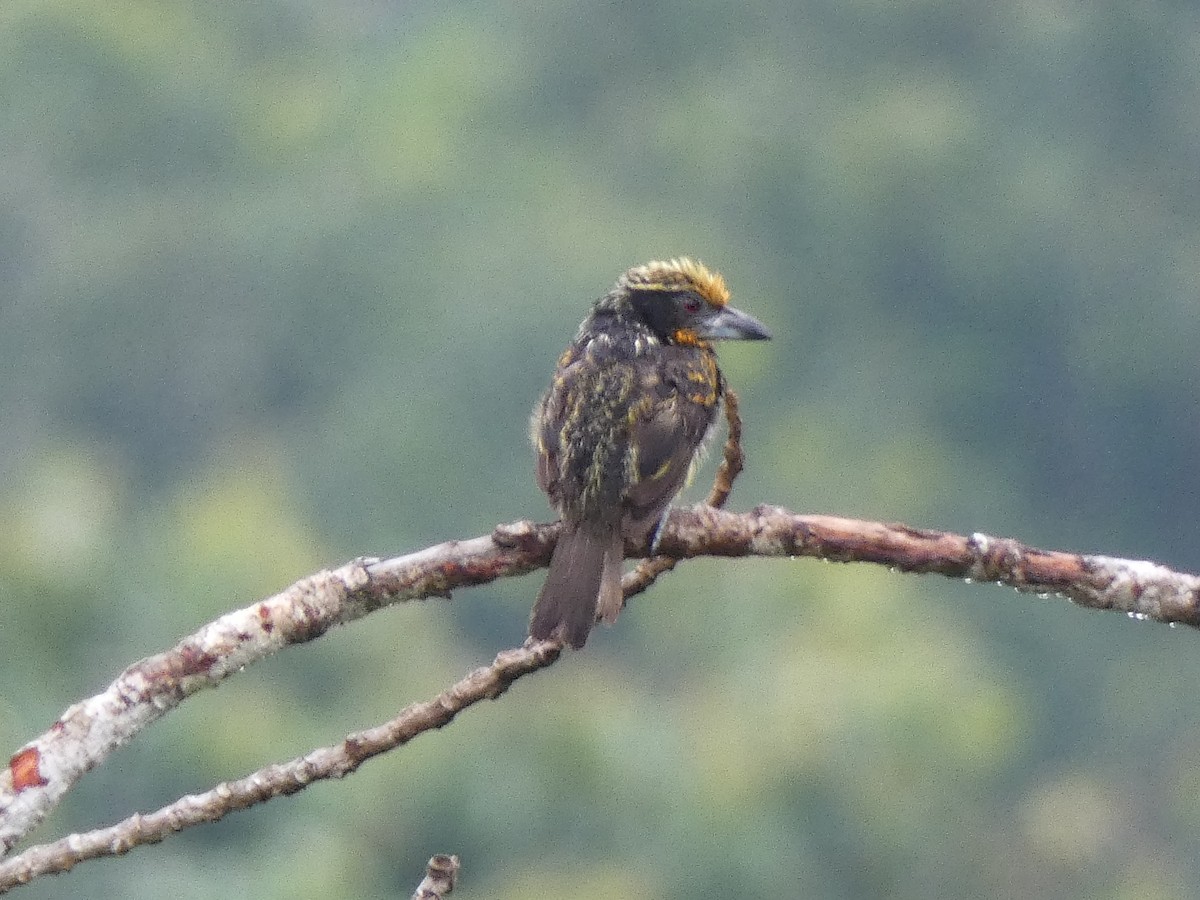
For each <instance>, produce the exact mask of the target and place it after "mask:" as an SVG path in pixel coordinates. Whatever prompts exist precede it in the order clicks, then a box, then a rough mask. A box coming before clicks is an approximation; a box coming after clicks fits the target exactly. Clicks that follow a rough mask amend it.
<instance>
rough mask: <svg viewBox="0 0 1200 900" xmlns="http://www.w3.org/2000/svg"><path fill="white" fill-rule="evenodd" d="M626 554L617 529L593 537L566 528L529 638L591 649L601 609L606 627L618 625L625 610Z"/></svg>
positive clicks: (594, 533) (578, 529) (536, 607)
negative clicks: (591, 635)
mask: <svg viewBox="0 0 1200 900" xmlns="http://www.w3.org/2000/svg"><path fill="white" fill-rule="evenodd" d="M614 547H615V548H616V550H615V553H616V556H615V559H613V553H614V550H613V548H614ZM623 553H624V545H623V543H622V541H621V535H620V532H619V531H618V530H617V529H612V530H611V531H609V530H607V529H605V530H601V531H589V530H588V529H586V528H581V527H579V526H575V527H572V526H570V525H567V524H566V523H563V530H562V534H560V535H559V537H558V545H557V546H556V547H555V548H554V555H553V556H552V557H551V558H550V572H549V574H548V575H547V576H546V582H545V584H543V585H542V589H541V591H540V592H539V593H538V598H537V602H536V603H534V604H533V616H532V618H531V619H530V622H529V636H530V637H532V638H534V639H535V640H539V641H545V640H551V639H558V640H562V641H565V642H566V643H568V644H570V645H571V646H572V647H574V648H575V649H576V650H578V649H580V648H581V647H582V646H583V645H584V644H585V643H587V638H588V633H589V632H590V631H591V630H592V626H593V625H594V624H595V623H596V612H597V610H598V609H599V611H600V612H601V613H602V614H603V615H604V621H605V622H612V621H613V620H615V619H616V617H617V613H618V612H619V611H620V609H621V606H620V596H621V558H622V555H623ZM614 577H615V578H616V588H615V590H616V595H615V596H616V598H617V599H616V606H615V608H614V607H613V596H614V595H613V590H614V589H613V584H612V581H613V578H614Z"/></svg>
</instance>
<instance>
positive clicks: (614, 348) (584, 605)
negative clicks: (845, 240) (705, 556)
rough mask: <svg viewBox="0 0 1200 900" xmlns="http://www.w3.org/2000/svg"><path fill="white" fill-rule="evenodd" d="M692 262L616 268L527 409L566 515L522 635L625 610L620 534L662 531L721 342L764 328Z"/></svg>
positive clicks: (694, 447)
mask: <svg viewBox="0 0 1200 900" xmlns="http://www.w3.org/2000/svg"><path fill="white" fill-rule="evenodd" d="M728 299H729V292H728V290H727V289H726V287H725V282H724V281H723V280H722V279H721V276H720V275H718V274H715V273H712V272H709V271H708V270H707V269H705V268H704V267H703V266H702V265H700V264H699V263H695V262H692V261H691V260H688V259H677V260H670V261H668V262H651V263H647V264H646V265H644V266H637V267H635V268H633V269H630V270H629V271H627V272H626V273H625V274H624V275H622V276H621V277H620V278H619V279H618V280H617V283H616V286H615V287H614V288H613V289H612V290H611V291H609V292H608V293H607V294H605V295H604V296H603V297H601V298H600V299H599V300H597V301H596V303H595V305H594V306H593V307H592V311H591V313H590V314H589V316H588V317H587V318H586V319H585V320H584V322H583V324H582V325H581V326H580V328H579V333H578V334H577V335H576V337H575V340H574V341H573V342H572V343H571V346H570V347H568V348H567V351H566V352H565V353H564V354H563V355H562V357H561V358H560V359H559V361H558V370H557V371H556V372H555V374H554V381H553V383H552V384H551V386H550V390H549V391H548V392H547V393H546V395H545V396H544V397H543V398H542V400H541V402H540V403H539V404H538V405H537V407H536V408H535V409H534V412H533V428H532V436H533V442H534V447H535V448H536V451H537V480H538V484H539V485H540V486H541V488H542V490H543V491H545V492H546V494H547V495H548V496H549V498H550V502H551V503H552V504H553V505H554V508H555V509H556V510H557V511H558V513H559V515H560V516H561V517H562V531H561V533H560V535H559V538H558V544H557V545H556V547H555V549H554V554H553V556H552V558H551V560H550V572H549V574H548V575H547V576H546V581H545V584H543V585H542V590H541V592H540V593H539V594H538V598H537V602H536V603H535V604H534V607H533V616H532V619H531V621H530V625H529V634H530V636H532V637H533V638H536V639H538V640H548V639H557V640H561V641H563V642H564V643H567V644H570V645H571V646H572V647H575V648H576V649H578V648H580V647H582V646H583V645H584V643H585V642H586V641H587V637H588V633H589V632H590V631H591V629H592V626H593V625H594V624H595V621H596V618H597V616H598V617H599V618H600V619H602V620H603V621H604V622H606V623H610V624H611V623H612V622H614V621H616V618H617V614H618V613H619V612H620V611H621V605H622V595H621V562H622V560H623V559H624V547H625V541H626V540H631V541H634V542H640V541H644V540H645V539H646V538H647V537H648V536H649V535H650V533H651V532H653V531H654V530H655V529H657V527H658V525H659V523H660V522H661V520H662V517H663V515H664V514H665V513H666V511H667V508H668V506H669V505H670V503H671V499H672V498H673V497H674V496H675V495H676V494H677V493H678V492H679V491H680V489H681V488H682V487H683V485H684V483H685V482H686V480H687V477H688V472H689V470H690V468H691V465H692V461H693V460H694V458H695V456H696V454H697V452H698V451H699V450H700V448H701V446H702V445H703V443H704V438H705V436H706V435H707V433H708V431H709V429H710V428H711V427H712V424H713V421H714V420H715V418H716V415H717V410H718V407H719V405H720V401H721V395H722V392H723V390H724V381H723V380H722V377H721V371H720V369H719V368H718V367H717V357H716V353H715V352H714V351H713V349H712V345H711V344H710V343H709V342H710V341H712V340H719V339H734V340H737V339H742V340H762V339H765V338H768V337H770V335H769V334H768V333H767V330H766V329H765V328H764V327H763V326H762V325H761V324H760V323H759V322H758V321H757V320H756V319H754V318H752V317H751V316H748V315H746V314H745V313H743V312H740V311H739V310H736V309H734V308H733V307H731V306H729V305H728Z"/></svg>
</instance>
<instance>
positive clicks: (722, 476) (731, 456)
mask: <svg viewBox="0 0 1200 900" xmlns="http://www.w3.org/2000/svg"><path fill="white" fill-rule="evenodd" d="M725 421H726V422H728V423H729V434H728V436H727V437H726V438H725V448H724V450H723V451H722V454H721V465H720V466H718V467H717V475H716V477H715V478H714V479H713V486H712V490H711V491H709V492H708V500H707V501H705V502H706V503H707V504H708V505H709V506H712V507H715V508H716V509H720V508H721V507H723V506H724V505H725V501H726V500H728V499H729V494H730V493H731V492H732V491H733V481H734V479H735V478H737V477H738V475H739V474H741V471H742V467H743V466H744V465H745V463H746V456H745V454H744V453H743V452H742V417H741V416H740V415H739V414H738V398H737V394H735V393H734V392H733V391H732V390H731V389H730V388H729V387H728V386H726V388H725ZM678 562H679V560H678V559H677V558H676V557H673V556H666V555H664V554H659V555H658V556H651V557H649V558H647V559H643V560H642V561H641V562H640V563H638V564H637V565H636V566H634V567H633V570H632V571H630V572H628V573H627V574H626V575H625V576H624V577H623V578H622V579H621V591H622V593H624V594H625V602H626V603H628V602H629V598H630V597H633V596H635V595H637V594H640V593H642V591H644V590H646V589H647V588H649V587H650V586H651V585H652V584H654V582H656V581H658V579H659V577H660V576H662V575H665V574H666V573H667V572H670V571H671V570H672V569H674V568H675V566H676V565H677V564H678Z"/></svg>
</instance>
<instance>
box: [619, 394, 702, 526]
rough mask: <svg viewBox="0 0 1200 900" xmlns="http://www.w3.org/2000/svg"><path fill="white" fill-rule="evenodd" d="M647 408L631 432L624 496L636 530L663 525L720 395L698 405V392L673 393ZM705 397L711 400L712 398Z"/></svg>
mask: <svg viewBox="0 0 1200 900" xmlns="http://www.w3.org/2000/svg"><path fill="white" fill-rule="evenodd" d="M666 387H667V389H668V392H667V393H666V395H665V396H664V395H663V394H661V393H660V394H659V396H658V397H656V398H655V399H654V400H652V401H649V402H646V403H644V404H642V406H641V408H639V409H637V410H636V411H635V414H634V415H633V416H632V427H631V429H630V441H629V446H630V460H629V462H630V470H631V475H632V478H631V479H630V480H631V482H632V483H631V485H630V487H629V489H628V491H627V492H626V495H625V508H626V511H627V520H628V521H629V523H630V525H631V526H633V530H637V528H639V527H640V528H641V529H642V530H646V531H648V530H649V529H650V528H653V527H654V526H655V525H657V524H658V520H659V519H660V518H662V514H663V513H664V512H666V510H667V507H668V506H669V505H670V503H671V500H672V498H674V496H675V495H676V494H678V493H679V491H680V490H682V489H683V486H684V484H686V483H687V480H688V475H689V473H690V471H691V466H692V461H693V460H694V459H695V456H696V452H697V451H698V450H699V449H700V447H701V445H702V444H703V442H704V437H705V435H706V434H707V433H708V429H709V427H710V426H711V425H712V421H713V418H714V416H715V411H716V396H717V392H715V391H714V392H713V397H712V399H711V400H710V401H709V402H707V403H705V402H697V397H696V395H695V391H694V390H693V391H691V392H690V393H689V392H686V391H679V390H674V389H672V385H671V384H670V382H669V381H668V383H667V384H666ZM705 399H708V397H707V395H706V396H705Z"/></svg>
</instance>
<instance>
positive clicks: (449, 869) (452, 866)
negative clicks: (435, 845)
mask: <svg viewBox="0 0 1200 900" xmlns="http://www.w3.org/2000/svg"><path fill="white" fill-rule="evenodd" d="M458 869H459V862H458V857H457V856H445V855H443V854H438V855H437V856H434V857H431V858H430V860H429V864H428V865H426V866H425V878H424V879H423V880H422V881H421V883H420V884H418V885H417V889H416V890H415V891H413V895H412V900H442V898H443V897H445V896H446V895H447V894H449V893H450V892H451V891H453V890H454V882H455V881H457V880H458Z"/></svg>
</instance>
